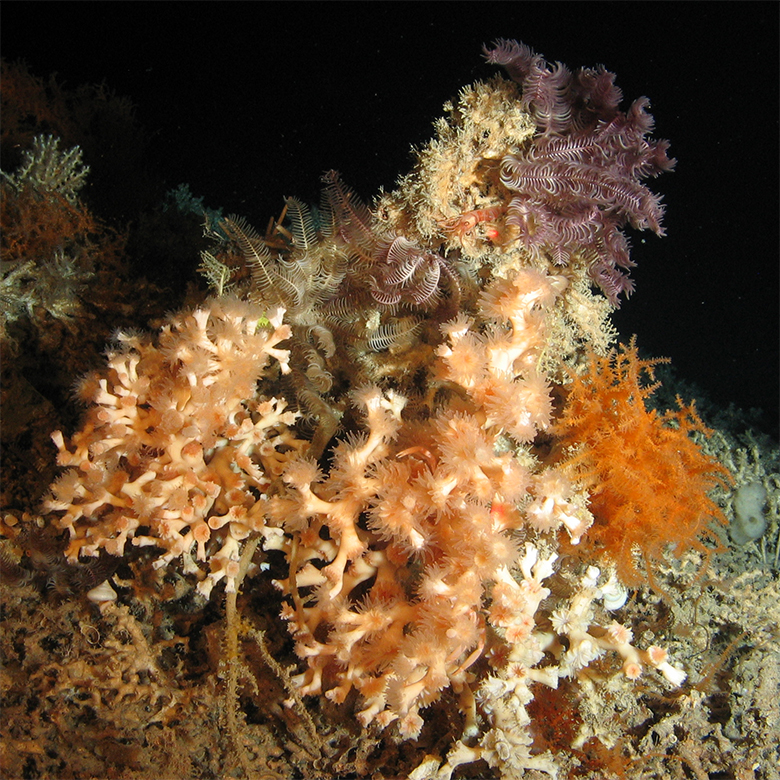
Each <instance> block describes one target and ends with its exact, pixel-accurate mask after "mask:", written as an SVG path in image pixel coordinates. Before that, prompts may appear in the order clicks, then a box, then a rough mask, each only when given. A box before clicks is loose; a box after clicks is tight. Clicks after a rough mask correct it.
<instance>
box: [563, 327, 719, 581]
mask: <svg viewBox="0 0 780 780" xmlns="http://www.w3.org/2000/svg"><path fill="white" fill-rule="evenodd" d="M661 362H668V361H667V360H663V359H657V360H640V359H639V357H638V356H637V350H636V345H635V342H634V340H633V339H632V341H631V343H630V345H628V346H626V347H623V348H622V350H621V351H620V352H613V353H612V354H610V355H608V356H606V357H598V356H596V355H595V354H591V357H590V364H589V366H588V369H587V371H585V372H584V373H583V374H582V375H577V376H574V377H573V379H572V382H571V384H570V385H569V387H568V392H569V395H568V399H567V402H566V405H565V408H564V411H563V414H562V416H561V419H560V421H559V423H558V425H557V433H558V435H559V436H560V437H561V439H562V443H563V444H564V445H570V446H571V447H572V449H571V450H570V452H569V454H568V457H567V460H566V461H565V463H564V467H565V468H567V469H569V470H570V471H571V472H573V473H574V474H575V475H576V476H577V477H578V478H579V479H580V480H583V481H584V482H585V484H586V485H587V486H588V487H589V490H590V496H591V498H590V510H591V512H592V513H593V516H594V522H593V526H592V527H591V528H590V529H589V530H588V533H587V534H586V535H585V536H584V537H583V540H582V543H581V545H580V552H581V553H584V554H586V555H587V554H595V555H597V556H602V557H606V558H609V559H610V560H612V561H613V562H614V563H615V565H616V567H617V573H618V576H619V577H620V579H622V581H623V582H624V583H626V584H627V585H637V584H639V582H640V581H641V575H640V572H639V570H638V569H637V566H636V561H635V556H634V553H635V551H636V550H639V552H640V553H641V555H642V557H643V559H644V561H645V564H646V566H647V571H648V575H647V576H648V578H649V580H650V583H651V584H652V583H653V575H652V571H651V564H652V563H653V562H654V561H659V560H660V559H661V556H662V554H663V552H664V550H665V548H666V547H667V546H668V545H669V544H674V545H675V553H676V554H677V555H680V554H681V553H683V552H684V551H685V550H687V549H690V548H695V549H699V550H702V551H705V552H709V549H710V548H708V547H707V546H706V545H705V544H704V543H703V541H702V540H703V539H705V538H710V539H715V535H714V533H713V531H712V529H711V528H709V527H708V522H709V520H710V518H712V517H716V518H717V519H719V520H720V521H721V522H725V518H724V516H723V513H722V512H721V510H720V508H719V507H718V506H717V505H716V504H715V502H714V501H713V500H712V499H711V498H710V497H709V496H708V495H707V494H708V491H710V490H711V489H712V488H713V487H715V486H716V485H718V484H725V483H726V482H727V481H729V480H730V478H731V475H730V473H729V472H728V470H727V469H726V468H725V467H724V466H722V465H721V464H719V463H718V462H717V461H715V460H713V459H711V458H709V457H707V456H706V455H704V454H703V453H702V451H701V450H700V449H699V447H698V446H697V444H696V443H695V442H694V441H693V440H692V439H691V438H690V436H689V434H690V433H691V432H693V431H700V432H701V433H704V434H705V435H709V434H710V431H709V430H708V429H707V428H705V426H704V424H703V423H702V421H701V420H700V419H699V416H698V415H697V413H696V410H695V408H694V405H693V404H692V405H691V406H689V407H686V406H683V404H682V402H681V401H680V399H679V398H678V399H677V400H678V404H679V405H680V409H679V410H678V411H667V412H665V413H663V414H658V413H657V412H656V411H655V410H648V409H647V408H646V407H645V398H647V397H648V396H650V395H651V394H652V393H653V392H654V390H655V389H656V388H657V386H658V383H657V382H654V380H655V376H654V371H653V369H654V367H655V365H656V364H658V363H661ZM645 375H646V377H647V378H648V379H649V380H650V383H648V382H646V381H644V379H645ZM716 541H717V540H716ZM572 549H573V548H572Z"/></svg>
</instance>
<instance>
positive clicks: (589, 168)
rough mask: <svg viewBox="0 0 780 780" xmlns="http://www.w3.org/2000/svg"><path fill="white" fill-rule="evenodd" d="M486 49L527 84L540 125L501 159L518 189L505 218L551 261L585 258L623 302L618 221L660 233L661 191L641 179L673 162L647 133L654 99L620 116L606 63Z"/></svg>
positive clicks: (502, 47) (509, 46) (510, 47)
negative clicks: (571, 64) (575, 66)
mask: <svg viewBox="0 0 780 780" xmlns="http://www.w3.org/2000/svg"><path fill="white" fill-rule="evenodd" d="M485 56H486V59H487V61H488V62H490V63H492V64H496V65H501V66H503V67H504V68H505V70H506V71H507V73H508V74H509V76H510V77H511V78H512V79H513V80H514V81H516V82H517V83H519V84H520V85H521V86H522V88H523V97H522V106H523V108H525V109H526V110H527V111H529V113H530V114H531V115H532V116H533V118H534V121H535V122H536V125H537V130H538V133H537V135H536V136H534V138H533V139H532V141H531V143H530V144H528V145H527V146H525V147H524V148H522V149H519V150H518V151H517V152H515V153H514V154H509V155H506V156H505V157H504V158H503V160H502V163H501V182H502V184H503V185H504V186H505V187H507V188H508V189H509V190H511V191H512V192H513V193H514V194H513V197H512V199H511V200H510V202H509V206H508V209H507V224H508V225H510V226H512V228H513V229H514V231H515V232H516V235H517V238H518V240H519V241H520V242H521V243H522V245H523V246H524V247H525V248H526V249H527V250H529V251H531V252H533V253H536V254H541V255H544V256H546V257H547V258H548V259H549V260H551V261H552V262H554V263H555V264H558V265H567V264H569V263H570V262H572V261H573V260H575V259H579V260H580V261H584V262H585V263H586V264H587V267H588V272H589V274H590V277H591V279H592V280H593V282H594V283H595V284H597V285H598V286H599V287H600V288H601V290H602V291H603V292H604V294H605V295H606V296H607V298H608V299H609V300H610V302H611V303H612V304H613V305H615V306H617V305H618V304H619V296H620V294H621V293H625V294H626V295H630V293H631V291H632V290H633V282H632V281H631V280H630V279H629V277H628V275H627V274H626V273H625V272H624V271H623V270H621V269H628V268H630V267H631V266H632V265H633V263H632V262H631V259H630V257H629V244H628V240H627V238H626V236H625V234H624V233H623V230H622V228H623V227H625V225H626V224H628V225H630V226H631V227H633V228H636V229H637V230H647V229H650V230H653V231H654V232H655V233H657V234H658V235H659V236H662V235H663V234H664V231H663V229H662V227H661V222H662V218H663V206H662V205H661V198H660V196H658V195H656V194H654V193H653V192H651V191H650V190H649V189H648V187H647V186H646V185H645V184H643V183H642V181H643V180H644V179H646V178H647V177H648V176H657V175H658V174H659V173H662V172H663V171H669V170H671V169H672V168H673V167H674V164H675V160H673V159H669V158H668V157H667V154H666V151H667V149H668V146H669V144H668V142H667V141H656V140H653V139H650V138H647V134H648V133H650V132H651V131H652V129H653V117H652V116H651V115H650V114H649V113H648V112H647V107H648V105H649V101H648V100H647V98H645V97H641V98H638V99H637V100H635V101H634V102H633V103H632V104H631V106H630V107H629V109H628V111H626V112H625V113H624V112H622V111H620V110H619V108H618V106H619V104H620V101H621V99H622V93H621V91H620V90H619V89H618V87H616V86H615V84H614V79H615V75H614V74H613V73H610V72H609V71H607V70H606V69H605V68H604V67H603V66H599V67H598V68H595V69H592V68H581V69H580V70H578V71H577V72H576V73H572V72H571V71H570V70H569V69H568V68H566V67H565V66H564V65H562V64H561V63H557V64H556V65H554V66H550V65H548V63H547V62H545V60H544V59H543V58H542V57H541V56H540V55H538V54H536V53H535V52H533V51H532V50H531V49H530V48H529V47H528V46H526V45H525V44H522V43H518V42H517V41H505V40H499V41H496V43H495V44H494V47H493V48H492V49H488V48H486V49H485Z"/></svg>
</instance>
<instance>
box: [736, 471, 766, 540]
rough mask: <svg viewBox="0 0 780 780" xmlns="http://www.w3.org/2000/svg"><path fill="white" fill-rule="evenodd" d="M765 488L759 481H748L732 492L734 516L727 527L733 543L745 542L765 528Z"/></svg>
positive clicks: (758, 535) (756, 537)
mask: <svg viewBox="0 0 780 780" xmlns="http://www.w3.org/2000/svg"><path fill="white" fill-rule="evenodd" d="M765 501H766V490H765V489H764V486H763V485H762V484H761V483H760V482H748V484H746V485H742V486H741V487H740V488H739V489H738V490H737V492H736V493H735V494H734V518H733V520H732V521H731V526H730V527H729V534H730V535H731V541H732V542H734V544H747V543H748V542H752V541H753V540H754V539H758V538H759V537H760V536H761V534H763V533H764V531H765V530H766V518H765V517H764V502H765Z"/></svg>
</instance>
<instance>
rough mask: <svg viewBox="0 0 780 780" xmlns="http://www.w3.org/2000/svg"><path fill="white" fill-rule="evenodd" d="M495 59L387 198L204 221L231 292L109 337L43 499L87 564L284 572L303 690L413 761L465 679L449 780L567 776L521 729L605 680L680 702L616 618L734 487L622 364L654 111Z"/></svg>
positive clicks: (671, 676)
mask: <svg viewBox="0 0 780 780" xmlns="http://www.w3.org/2000/svg"><path fill="white" fill-rule="evenodd" d="M486 57H487V60H488V62H490V63H494V64H497V65H501V66H503V68H504V69H505V70H506V72H507V73H508V75H509V76H510V79H511V80H507V79H506V78H503V77H501V76H496V77H494V78H491V79H490V80H489V81H487V82H484V83H479V82H478V83H476V84H474V85H471V86H468V87H466V88H464V89H463V91H462V92H461V94H460V96H459V99H458V101H457V103H455V104H448V105H447V106H446V117H445V118H442V119H439V120H438V121H437V123H436V126H435V127H436V135H435V138H434V139H433V140H432V141H431V142H430V143H428V145H427V146H425V147H424V148H423V149H422V150H420V151H419V153H418V160H417V163H416V166H415V167H414V169H413V170H412V171H411V173H409V174H408V175H406V176H405V177H403V178H402V179H401V180H400V182H399V186H398V188H397V189H396V190H395V191H393V192H390V193H385V194H382V195H381V196H380V197H379V198H378V199H377V201H376V203H375V204H374V207H373V208H368V207H367V206H366V205H364V204H363V203H362V202H361V201H360V200H359V199H358V198H357V197H356V195H355V194H354V193H353V192H352V190H350V189H349V188H348V187H347V186H345V184H344V183H343V182H342V181H341V179H340V177H339V175H338V174H336V173H334V172H331V173H328V174H326V175H325V177H324V184H325V187H324V192H323V197H322V202H321V205H320V207H319V208H314V207H311V206H307V205H305V204H303V203H301V202H300V201H298V200H296V199H295V198H288V199H287V201H286V218H285V219H283V220H281V219H280V220H279V222H278V223H273V222H272V223H271V226H270V227H269V230H268V231H267V233H266V234H265V235H261V234H260V233H258V232H256V231H255V230H254V229H252V228H251V227H250V226H249V225H248V224H247V222H245V221H244V220H243V219H241V218H238V217H231V218H229V219H226V220H224V221H223V222H222V223H221V224H220V225H218V226H213V227H214V235H215V245H214V249H213V251H212V252H211V253H205V254H204V257H203V269H204V273H206V274H207V276H208V277H209V278H210V279H211V280H212V281H214V282H215V284H216V285H218V291H219V293H220V295H218V296H215V297H211V298H209V299H208V300H206V301H205V302H204V303H203V304H202V305H200V306H198V307H197V308H195V309H194V310H189V311H183V312H180V313H178V314H175V315H173V316H171V317H170V318H169V319H168V321H167V323H166V324H165V325H164V326H163V327H162V329H161V330H160V332H159V333H157V334H156V335H139V334H137V333H120V334H119V336H118V337H117V340H116V343H115V344H114V346H113V347H112V348H111V351H110V352H109V356H108V368H107V370H106V371H103V372H101V373H99V374H95V375H91V376H88V377H86V378H85V379H84V380H83V382H82V383H81V386H80V394H81V396H82V398H83V399H84V400H85V401H87V402H88V404H89V410H88V413H87V415H86V418H85V421H84V424H83V427H82V429H81V430H80V431H79V432H77V433H76V434H75V435H74V436H73V437H72V438H71V439H69V440H68V439H66V438H65V437H64V436H63V435H62V434H61V433H59V432H57V433H56V434H55V435H54V440H55V442H56V444H57V446H58V449H59V463H60V465H61V466H63V467H65V468H66V470H65V471H64V473H63V475H62V476H61V477H60V478H59V480H58V481H57V482H56V483H55V484H54V485H53V486H52V488H51V494H50V496H49V497H48V499H47V500H46V510H47V512H50V513H51V514H52V516H53V518H54V519H55V522H56V523H57V524H58V526H59V527H60V528H62V529H67V530H68V531H69V533H70V543H69V546H68V549H67V555H68V557H69V558H70V559H71V560H73V561H75V560H77V559H79V558H80V557H84V556H95V555H97V554H99V553H100V551H101V550H105V551H106V552H107V553H110V554H111V555H114V556H122V555H128V554H130V552H131V550H132V548H133V547H145V546H149V547H153V548H155V549H156V550H158V551H159V555H158V556H157V557H156V558H155V560H154V563H153V565H154V567H155V568H157V569H162V568H164V567H169V566H180V567H181V568H182V570H183V571H184V572H186V573H187V574H189V575H191V577H192V580H193V583H195V584H196V586H197V589H198V591H199V592H200V593H201V594H202V595H203V596H205V597H208V596H210V595H211V594H212V592H213V591H214V586H215V585H216V584H217V583H220V582H223V581H224V585H225V588H226V590H227V591H228V592H231V591H234V590H235V586H236V579H237V577H239V576H240V574H241V572H240V569H241V566H240V557H241V551H242V547H243V545H245V544H246V543H247V540H248V539H253V538H259V539H260V540H261V547H262V548H263V549H264V550H265V553H264V555H266V556H269V555H271V553H270V551H272V550H276V551H281V552H282V553H283V559H284V573H283V574H282V575H281V576H277V579H276V585H277V586H278V588H279V589H280V590H281V592H282V593H283V594H284V606H283V608H282V615H281V617H282V618H283V619H284V620H285V621H287V624H288V626H289V630H290V632H291V634H292V636H293V637H294V639H295V648H296V652H297V654H298V656H299V657H300V659H301V664H302V670H301V673H300V674H299V675H298V676H297V677H295V678H294V684H295V685H296V686H297V689H298V692H299V693H300V694H302V695H304V696H314V695H323V694H324V695H325V696H327V697H328V698H329V699H330V700H332V701H334V702H344V700H345V699H346V697H347V696H348V694H349V693H350V692H351V691H352V690H353V689H355V690H356V691H357V694H358V696H357V701H358V702H359V703H358V705H357V708H358V711H357V718H358V720H359V721H360V723H362V724H363V725H365V726H369V724H375V725H376V726H379V727H391V726H392V728H395V729H397V733H398V734H399V735H400V736H401V737H402V738H408V739H414V738H415V737H417V736H418V735H419V733H420V730H421V727H422V726H423V723H424V717H425V710H426V707H427V706H428V705H430V704H431V703H432V702H434V701H436V700H437V699H439V698H440V697H441V696H442V694H443V693H444V692H445V691H446V690H448V689H451V690H452V691H453V692H454V693H455V696H456V698H457V700H458V701H459V706H460V710H461V711H462V718H463V724H464V725H463V736H462V739H461V740H460V741H459V742H457V743H456V745H455V746H454V747H453V749H452V750H451V752H450V754H449V756H448V757H447V758H446V759H445V760H444V764H443V765H442V766H441V767H440V768H439V769H438V770H437V771H438V773H439V775H438V776H440V777H445V776H447V775H448V774H449V773H450V772H451V771H452V769H453V768H454V767H455V766H457V765H459V764H462V763H465V762H470V761H474V760H477V759H478V758H483V759H485V760H486V761H487V762H488V763H490V764H492V765H497V764H500V765H501V766H502V768H503V770H504V771H506V772H507V773H509V774H511V772H513V771H515V772H516V771H519V770H522V769H523V768H531V767H533V768H537V769H542V770H545V771H549V772H550V773H554V771H555V761H554V758H553V757H552V756H551V755H549V754H539V753H538V751H537V750H532V746H531V736H530V734H529V729H528V724H529V721H530V716H529V714H528V712H527V710H526V707H527V705H529V703H530V702H531V701H532V700H533V698H534V693H535V691H538V690H540V689H542V688H543V687H544V686H550V687H553V688H554V687H556V686H557V685H558V683H559V680H560V679H563V678H575V679H576V678H578V677H580V676H582V675H583V673H584V670H585V669H586V667H588V666H589V665H591V664H593V663H594V662H595V661H596V659H601V660H600V661H599V663H601V664H605V663H608V662H611V659H614V662H615V672H616V673H621V670H622V674H623V675H624V676H625V677H627V678H631V679H633V678H637V677H639V676H640V675H641V674H643V672H644V671H646V670H647V669H648V668H651V669H653V670H657V671H658V672H659V673H660V674H661V675H663V677H665V678H666V680H667V681H668V682H669V684H671V685H679V684H680V683H681V682H682V681H683V680H684V678H685V673H684V672H683V670H682V669H681V668H680V667H679V666H675V665H672V663H671V662H670V660H669V659H668V658H667V652H666V651H665V650H664V649H662V648H661V647H658V646H655V645H652V646H650V647H647V648H646V649H639V648H638V647H635V646H634V645H633V644H632V631H631V629H630V627H628V626H626V625H621V624H620V623H618V622H617V621H615V620H614V619H611V618H610V616H609V614H608V610H609V609H614V608H616V607H617V606H619V605H620V603H621V602H622V600H623V599H624V597H625V591H624V585H623V583H622V582H621V580H624V581H625V582H626V583H628V584H629V585H636V584H637V583H638V582H640V581H641V580H642V579H643V578H647V577H650V576H651V573H652V570H653V567H654V565H655V564H656V563H657V562H658V560H659V559H660V557H661V555H662V554H663V552H664V549H665V548H666V547H667V546H668V543H676V547H675V552H676V553H678V554H679V553H680V552H682V551H684V550H685V549H690V548H691V547H700V548H704V546H705V545H703V543H702V540H701V535H702V534H703V533H704V532H705V531H706V523H707V520H708V519H709V517H711V516H716V515H717V514H718V510H717V507H716V506H715V505H714V504H713V503H712V502H711V501H710V500H709V499H708V498H707V495H706V494H707V491H708V490H709V489H710V488H712V487H713V486H714V485H715V484H716V483H717V482H718V481H720V480H721V479H722V478H723V477H724V476H725V474H724V471H723V469H722V468H721V467H720V466H718V465H717V464H716V463H714V462H712V461H710V460H708V459H707V458H706V457H704V456H703V455H702V454H701V452H700V451H699V450H698V449H697V447H696V446H695V445H694V444H693V442H692V441H691V440H690V439H689V437H688V433H689V431H690V430H691V429H693V428H697V427H700V423H699V421H698V418H697V417H696V415H695V412H694V411H693V409H684V410H682V411H681V412H679V413H677V414H676V415H669V416H667V417H664V416H661V415H656V413H655V412H650V411H648V410H647V409H646V408H645V405H644V399H645V398H646V396H647V394H648V392H649V390H648V387H647V382H646V381H643V375H644V374H645V373H650V374H651V373H652V364H650V363H648V362H646V361H641V360H639V359H638V357H637V354H636V350H635V348H634V346H633V344H632V345H631V346H629V347H627V348H624V349H623V350H622V351H619V352H617V353H614V352H610V348H611V346H612V344H613V343H614V340H615V333H614V330H613V328H612V326H611V324H610V321H609V316H610V313H611V311H612V310H613V308H614V307H615V306H617V305H618V303H619V300H620V297H621V296H625V295H628V294H629V293H630V291H631V289H632V285H631V281H630V279H629V278H628V275H627V270H628V269H629V268H630V266H631V265H632V263H631V260H630V259H629V249H628V240H627V237H626V235H625V232H624V230H625V229H626V227H627V226H630V227H631V228H634V229H637V230H644V229H648V228H649V229H651V230H653V231H655V232H656V233H658V234H659V235H661V234H662V229H661V219H662V212H663V209H662V206H661V204H660V199H659V197H658V196H657V195H655V194H653V193H652V192H651V191H650V190H649V189H648V188H647V186H646V185H645V183H644V182H645V180H646V179H647V178H648V177H650V176H656V175H657V174H659V173H661V172H663V171H666V170H670V169H671V168H672V167H673V164H674V161H673V160H670V159H669V158H668V157H667V155H666V149H667V143H666V142H665V141H656V140H652V139H651V138H649V137H648V133H649V132H650V131H651V130H652V126H653V121H652V117H651V116H650V115H649V114H648V112H647V107H648V101H647V100H646V99H645V98H640V99H639V100H636V101H635V102H634V103H632V104H631V106H630V107H629V108H628V110H627V111H625V112H624V111H621V110H620V109H619V103H620V101H621V93H620V91H619V90H618V88H617V87H616V86H615V85H614V83H613V80H614V76H613V74H612V73H609V72H608V71H607V70H605V69H604V68H603V67H598V68H595V69H590V68H583V69H581V70H578V71H576V72H574V73H572V72H570V71H569V70H568V69H567V68H566V67H565V66H563V65H561V64H556V65H555V66H550V65H548V64H547V63H546V62H545V61H544V59H542V57H540V56H539V55H537V54H535V53H534V52H532V51H531V50H530V49H529V48H528V47H527V46H525V45H523V44H520V43H517V42H513V41H503V40H501V41H498V42H497V43H496V44H494V45H493V47H492V48H490V49H486ZM651 378H652V377H651ZM672 497H674V498H673V499H672ZM591 537H593V538H594V539H596V540H597V542H595V543H591V542H590V541H589V540H590V539H591ZM581 540H582V543H580V544H578V543H579V542H580V541H581ZM564 542H566V546H567V555H566V557H565V560H564V558H563V557H561V556H560V555H559V549H560V545H562V544H563V543H564ZM637 545H638V547H637ZM639 553H642V554H641V555H639V557H637V556H638V554H639ZM259 555H260V553H258V556H259ZM273 555H276V556H278V557H279V559H280V560H281V558H282V556H281V555H280V554H279V553H278V552H277V553H274V554H273ZM273 555H272V556H271V557H273ZM258 560H259V558H256V561H258ZM274 566H276V564H274ZM260 568H267V567H265V566H262V567H255V568H254V569H253V571H254V573H255V575H256V576H258V577H262V576H269V575H264V574H262V573H260ZM553 582H554V583H555V584H554V585H553ZM248 583H249V584H247V585H246V586H245V587H251V580H249V581H248ZM548 586H552V589H551V587H548ZM553 592H554V595H553Z"/></svg>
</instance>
